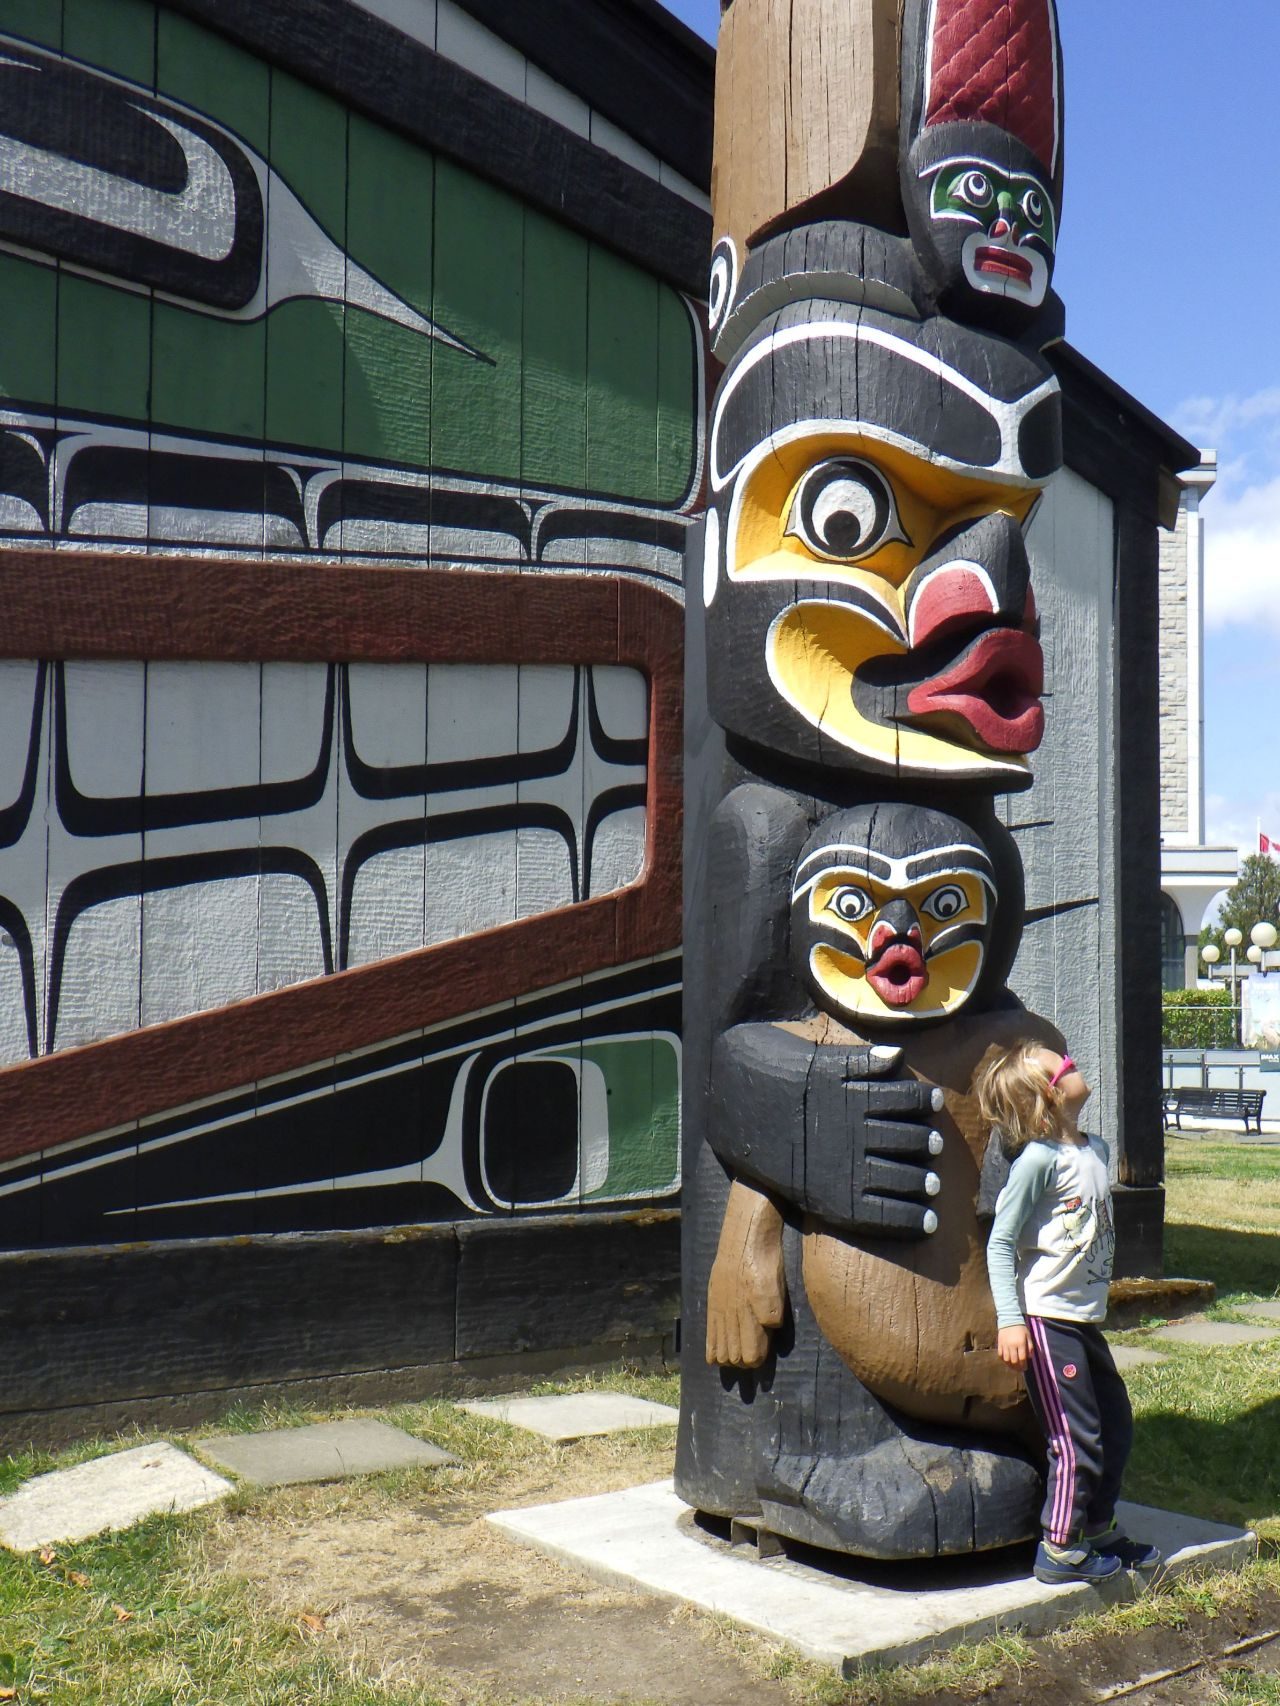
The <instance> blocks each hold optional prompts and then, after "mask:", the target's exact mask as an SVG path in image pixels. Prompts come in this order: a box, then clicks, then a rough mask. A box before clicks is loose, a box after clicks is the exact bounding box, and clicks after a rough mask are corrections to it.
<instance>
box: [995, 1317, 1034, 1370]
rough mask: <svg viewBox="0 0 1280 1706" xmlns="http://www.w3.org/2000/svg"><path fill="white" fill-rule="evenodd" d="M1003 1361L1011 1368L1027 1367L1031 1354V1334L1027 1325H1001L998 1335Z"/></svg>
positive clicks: (997, 1347) (997, 1344)
mask: <svg viewBox="0 0 1280 1706" xmlns="http://www.w3.org/2000/svg"><path fill="white" fill-rule="evenodd" d="M996 1350H997V1351H998V1352H999V1355H1000V1360H1001V1362H1007V1363H1008V1364H1009V1367H1010V1368H1025V1367H1026V1366H1027V1360H1028V1358H1029V1357H1030V1355H1031V1334H1030V1333H1029V1332H1028V1331H1027V1329H1026V1328H1025V1327H1001V1329H1000V1331H999V1332H998V1333H997V1335H996Z"/></svg>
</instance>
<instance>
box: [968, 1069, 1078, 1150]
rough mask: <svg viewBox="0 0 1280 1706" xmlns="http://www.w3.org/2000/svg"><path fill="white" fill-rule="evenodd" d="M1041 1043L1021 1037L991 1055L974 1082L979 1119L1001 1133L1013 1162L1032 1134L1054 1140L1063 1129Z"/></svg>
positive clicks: (1062, 1121) (1059, 1104) (1003, 1143)
mask: <svg viewBox="0 0 1280 1706" xmlns="http://www.w3.org/2000/svg"><path fill="white" fill-rule="evenodd" d="M1045 1047H1046V1045H1045V1044H1044V1043H1036V1042H1031V1041H1029V1040H1028V1041H1025V1042H1020V1043H1014V1044H1013V1046H1012V1047H1011V1048H1007V1049H1004V1050H1003V1051H1002V1052H1001V1053H999V1054H993V1055H991V1056H990V1058H989V1059H987V1060H986V1061H984V1062H983V1064H982V1065H981V1066H980V1067H979V1069H978V1075H977V1077H976V1079H975V1080H974V1088H975V1090H976V1091H977V1093H978V1108H979V1110H980V1112H981V1114H982V1118H983V1119H984V1121H985V1122H986V1123H987V1125H989V1126H993V1127H995V1129H996V1130H997V1131H998V1132H999V1134H1000V1147H1001V1148H1002V1149H1003V1150H1004V1152H1005V1154H1006V1155H1007V1156H1008V1158H1009V1159H1010V1160H1011V1161H1012V1160H1013V1158H1014V1156H1016V1155H1021V1153H1022V1151H1023V1150H1024V1149H1025V1148H1026V1147H1027V1145H1028V1144H1029V1143H1033V1142H1034V1141H1035V1140H1036V1139H1037V1138H1039V1139H1040V1141H1041V1142H1045V1143H1057V1142H1058V1141H1059V1140H1060V1139H1061V1137H1062V1136H1063V1132H1064V1129H1065V1128H1064V1120H1063V1109H1062V1101H1061V1096H1060V1093H1059V1091H1058V1089H1057V1088H1056V1086H1053V1085H1051V1084H1050V1083H1049V1078H1050V1074H1049V1072H1048V1071H1047V1070H1046V1069H1045V1067H1044V1066H1043V1065H1042V1064H1041V1061H1040V1056H1041V1055H1042V1054H1043V1053H1044V1052H1045Z"/></svg>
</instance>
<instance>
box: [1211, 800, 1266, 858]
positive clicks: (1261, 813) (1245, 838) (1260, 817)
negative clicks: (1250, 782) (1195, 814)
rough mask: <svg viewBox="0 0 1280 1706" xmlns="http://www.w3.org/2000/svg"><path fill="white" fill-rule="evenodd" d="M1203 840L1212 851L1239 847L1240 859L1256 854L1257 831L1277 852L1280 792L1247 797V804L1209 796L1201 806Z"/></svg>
mask: <svg viewBox="0 0 1280 1706" xmlns="http://www.w3.org/2000/svg"><path fill="white" fill-rule="evenodd" d="M1204 815H1205V840H1206V842H1207V843H1208V845H1209V846H1211V847H1238V848H1239V849H1240V857H1241V858H1242V859H1244V858H1247V857H1248V855H1249V854H1250V853H1256V852H1257V851H1258V829H1259V827H1261V829H1262V833H1263V834H1264V835H1268V836H1270V837H1271V841H1272V844H1273V845H1274V846H1275V847H1277V848H1280V792H1277V791H1275V790H1272V791H1271V792H1269V793H1265V794H1258V795H1250V796H1249V798H1248V799H1247V800H1245V799H1240V798H1238V797H1236V796H1232V795H1227V794H1209V795H1208V796H1207V797H1206V799H1205V802H1204Z"/></svg>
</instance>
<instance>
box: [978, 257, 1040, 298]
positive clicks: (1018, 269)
mask: <svg viewBox="0 0 1280 1706" xmlns="http://www.w3.org/2000/svg"><path fill="white" fill-rule="evenodd" d="M973 264H974V266H975V267H976V268H977V270H978V271H979V272H994V273H999V274H1000V276H1001V277H1002V278H1016V279H1017V281H1018V283H1019V284H1025V285H1026V286H1028V288H1030V285H1031V280H1032V278H1033V277H1034V276H1035V273H1034V268H1033V267H1032V265H1031V262H1030V261H1029V260H1028V259H1027V257H1026V256H1025V255H1020V254H1018V252H1017V251H1016V250H1015V249H996V248H990V247H987V248H982V249H979V250H978V251H977V253H976V254H975V255H974V257H973Z"/></svg>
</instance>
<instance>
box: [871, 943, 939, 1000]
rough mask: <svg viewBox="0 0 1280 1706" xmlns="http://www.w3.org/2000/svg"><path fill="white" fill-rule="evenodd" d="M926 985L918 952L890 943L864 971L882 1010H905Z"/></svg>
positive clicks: (922, 961)
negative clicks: (883, 1005) (883, 1006)
mask: <svg viewBox="0 0 1280 1706" xmlns="http://www.w3.org/2000/svg"><path fill="white" fill-rule="evenodd" d="M928 981H929V974H928V972H927V971H926V970H925V963H924V956H923V954H921V952H920V950H919V948H917V947H914V946H913V945H912V944H911V943H910V942H903V941H901V940H899V941H895V942H891V943H890V944H889V946H888V947H887V948H885V949H884V950H883V951H882V952H881V953H879V954H877V955H876V957H875V959H874V960H872V962H871V964H870V965H869V966H868V967H867V982H868V983H869V984H870V985H871V987H872V989H874V990H875V992H876V994H877V995H878V996H879V997H880V999H881V1001H883V1002H884V1004H885V1006H886V1007H909V1006H910V1005H911V1003H912V1002H913V1001H914V1000H915V999H916V997H917V996H918V995H921V994H922V993H923V992H924V986H925V984H926V983H927V982H928Z"/></svg>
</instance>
